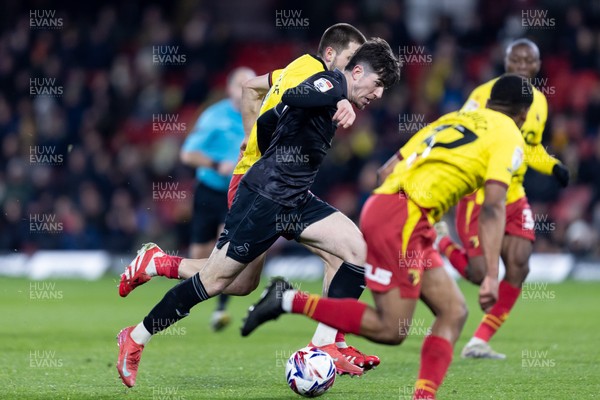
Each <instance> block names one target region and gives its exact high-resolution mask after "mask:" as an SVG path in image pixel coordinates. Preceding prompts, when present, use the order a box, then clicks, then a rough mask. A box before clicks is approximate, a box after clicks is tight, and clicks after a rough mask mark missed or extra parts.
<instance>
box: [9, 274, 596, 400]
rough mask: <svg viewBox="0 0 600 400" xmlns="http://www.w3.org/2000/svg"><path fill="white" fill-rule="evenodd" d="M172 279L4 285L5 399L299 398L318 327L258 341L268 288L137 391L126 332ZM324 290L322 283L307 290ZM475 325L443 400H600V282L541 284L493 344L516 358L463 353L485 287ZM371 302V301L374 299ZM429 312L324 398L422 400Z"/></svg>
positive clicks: (204, 312)
mask: <svg viewBox="0 0 600 400" xmlns="http://www.w3.org/2000/svg"><path fill="white" fill-rule="evenodd" d="M172 284H173V282H172V281H167V280H165V279H163V278H160V279H155V280H154V281H152V282H150V283H148V284H146V285H145V286H143V287H140V288H138V289H137V290H136V291H134V292H133V293H132V294H131V295H130V296H129V297H128V298H126V299H122V298H120V297H119V296H118V293H117V282H116V278H105V279H103V280H100V281H96V282H82V281H67V280H53V281H46V282H30V281H28V280H24V279H7V278H3V279H0V315H2V322H1V323H0V343H1V344H0V347H1V351H0V365H1V366H2V368H0V398H6V399H117V398H119V399H155V400H157V399H171V400H174V399H180V400H181V399H188V400H189V399H297V398H300V397H298V396H296V395H295V394H294V393H293V392H292V391H291V390H290V389H288V387H287V385H286V383H285V379H284V366H285V362H286V360H287V358H288V356H289V355H290V354H291V353H293V352H294V351H295V350H297V349H299V348H301V347H303V346H305V345H306V344H307V343H308V341H309V339H310V337H311V336H312V332H313V329H314V327H315V323H314V322H312V321H310V320H308V319H306V318H304V317H301V316H290V315H284V316H282V317H281V318H280V319H279V320H278V321H277V322H272V323H269V324H267V325H265V326H264V327H261V328H260V329H259V330H258V331H256V332H255V333H254V334H253V335H251V336H250V337H248V338H242V337H240V335H239V326H240V321H241V318H242V317H243V316H244V314H245V310H246V308H247V307H248V306H249V305H250V304H251V303H252V302H253V301H255V300H256V299H257V298H258V296H259V294H260V291H256V292H255V293H253V294H252V295H250V296H248V297H242V298H234V299H232V301H231V303H230V309H231V312H232V314H233V316H234V322H233V324H232V325H231V326H230V327H228V328H227V329H226V330H225V331H224V332H222V333H218V334H217V333H213V332H211V331H210V329H209V326H208V319H209V315H210V312H211V311H212V309H213V307H214V302H213V300H211V301H209V302H207V303H205V304H201V305H199V306H197V307H196V308H195V309H194V310H193V311H192V314H191V316H190V317H188V318H186V319H184V320H182V321H180V322H179V323H178V324H177V325H175V326H174V327H172V328H171V329H170V330H169V331H166V332H165V333H164V334H161V335H159V336H157V337H154V338H153V339H152V341H151V342H150V343H149V345H148V346H147V347H146V349H145V351H144V354H143V357H142V361H141V364H140V372H139V374H138V379H137V385H136V387H135V388H133V389H126V388H125V386H123V385H122V384H121V382H120V380H119V378H118V375H117V371H116V369H115V366H114V365H115V362H116V356H117V346H116V340H115V336H116V334H117V332H118V331H119V329H121V328H123V327H125V326H128V325H132V324H134V323H137V322H138V321H140V320H141V318H142V317H143V316H144V315H145V314H146V313H147V312H148V311H149V310H150V308H151V307H152V306H153V305H154V304H155V303H156V302H157V301H158V300H159V299H160V298H162V296H163V294H164V292H165V291H166V290H167V289H168V288H169V287H171V286H172ZM300 286H301V288H302V289H305V290H309V291H312V292H318V291H319V288H320V283H318V282H312V283H301V285H300ZM461 289H462V290H463V291H464V292H465V296H466V298H467V301H468V304H469V309H470V313H471V314H470V317H469V320H468V322H467V325H466V327H465V330H464V331H463V335H462V337H461V339H460V340H459V342H458V344H457V347H456V348H455V351H454V362H453V364H452V365H451V366H450V370H449V372H448V375H447V377H446V381H445V383H444V385H443V386H442V388H441V389H440V391H439V392H438V398H440V399H461V400H465V399H519V400H521V399H561V400H562V399H593V398H600V395H599V394H598V392H599V390H600V366H599V364H600V351H599V346H598V342H599V339H600V335H599V332H600V312H599V305H600V298H599V293H600V285H599V284H597V283H593V284H592V283H575V282H567V283H564V284H560V285H529V286H528V287H527V289H526V291H525V292H524V293H523V295H522V297H521V299H519V303H518V304H517V307H516V308H515V311H514V312H513V314H512V315H511V317H510V318H509V320H508V322H507V323H506V324H505V326H504V327H503V328H502V330H501V331H500V333H499V334H498V335H497V336H496V337H495V338H494V339H493V340H492V345H493V347H494V348H495V349H496V350H497V351H500V352H503V353H506V354H507V356H508V359H507V360H504V361H491V360H462V359H461V358H460V349H461V348H462V346H463V345H464V344H465V342H466V341H467V340H468V338H469V337H470V335H471V334H472V332H473V330H474V329H475V327H476V326H477V324H478V322H479V320H480V319H481V316H482V314H481V312H480V311H479V310H478V308H477V305H476V295H477V289H476V288H475V287H474V286H472V285H468V284H466V283H461ZM370 297H371V296H370V294H369V293H365V295H364V298H365V299H367V300H369V301H370ZM431 319H432V317H431V315H430V313H429V311H428V310H427V309H426V308H425V307H424V306H422V305H420V306H419V309H418V311H417V314H416V316H415V325H414V328H413V330H412V331H411V333H410V337H409V338H408V340H407V341H406V342H405V343H404V344H403V345H401V346H397V347H390V346H381V345H376V344H373V343H370V342H368V341H366V340H364V339H361V338H356V337H349V342H350V343H351V344H354V345H356V346H357V347H359V348H360V349H361V350H363V351H366V352H371V353H373V354H378V355H379V356H380V357H381V360H382V361H381V366H380V367H379V368H377V369H376V370H374V371H371V372H368V373H367V374H366V375H365V376H363V377H361V378H353V379H350V378H349V377H346V376H344V377H337V378H336V383H335V384H334V386H333V388H332V389H331V390H330V391H329V392H327V393H326V394H325V395H324V397H323V398H324V399H344V400H345V399H361V400H362V399H365V398H368V399H373V400H374V399H397V400H408V399H410V398H411V392H412V385H413V383H414V381H415V378H416V374H417V370H418V363H419V350H420V345H421V342H422V340H423V335H424V334H425V333H426V332H427V327H428V326H429V324H430V322H431Z"/></svg>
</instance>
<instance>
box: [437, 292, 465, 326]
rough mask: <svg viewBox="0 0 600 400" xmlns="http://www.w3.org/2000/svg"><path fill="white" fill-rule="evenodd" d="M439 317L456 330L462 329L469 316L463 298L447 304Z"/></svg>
mask: <svg viewBox="0 0 600 400" xmlns="http://www.w3.org/2000/svg"><path fill="white" fill-rule="evenodd" d="M439 316H440V317H441V318H443V320H444V321H447V322H446V323H449V324H451V325H452V326H453V327H454V328H459V329H462V326H463V325H464V324H465V322H466V321H467V317H468V316H469V309H468V308H467V304H466V303H465V301H464V299H463V298H455V299H452V300H450V301H447V302H446V304H445V306H444V307H443V308H442V309H441V310H440V313H439Z"/></svg>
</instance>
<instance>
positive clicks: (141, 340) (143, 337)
mask: <svg viewBox="0 0 600 400" xmlns="http://www.w3.org/2000/svg"><path fill="white" fill-rule="evenodd" d="M151 337H152V334H151V333H150V332H148V330H147V329H146V327H145V326H144V323H143V322H140V323H139V324H137V326H136V327H135V328H133V330H132V331H131V338H132V339H133V341H134V342H136V343H137V344H143V345H145V344H146V343H148V342H149V341H150V338H151Z"/></svg>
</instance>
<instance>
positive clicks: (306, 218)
mask: <svg viewBox="0 0 600 400" xmlns="http://www.w3.org/2000/svg"><path fill="white" fill-rule="evenodd" d="M336 211H337V209H335V208H334V207H332V206H331V205H329V204H328V203H326V202H324V201H323V200H321V199H319V198H318V197H316V196H314V195H313V194H312V193H311V194H310V198H309V200H308V201H307V202H306V203H304V204H303V205H301V206H298V207H295V208H293V207H285V206H283V205H281V204H279V203H276V202H274V201H273V200H270V199H268V198H266V197H264V196H262V195H260V194H259V193H256V192H253V191H252V190H250V189H248V187H247V186H246V185H245V184H244V182H243V181H242V183H240V186H239V187H238V190H237V194H236V199H235V201H234V202H233V205H232V206H231V209H230V210H229V214H227V219H226V220H225V229H224V230H223V233H221V236H220V237H219V241H218V242H217V248H219V249H221V248H222V247H223V246H225V244H227V243H228V242H229V249H228V250H227V256H228V257H230V258H232V259H234V260H236V261H238V262H241V263H244V264H248V263H250V262H251V261H252V260H254V259H256V258H257V257H258V256H260V255H261V254H262V253H264V252H265V251H267V250H268V249H269V247H271V246H272V245H273V243H275V241H276V240H277V239H278V238H279V237H280V236H283V237H285V238H286V239H288V240H291V239H294V240H298V239H299V238H300V234H302V232H303V231H304V229H306V228H307V227H308V226H310V225H311V224H314V223H315V222H317V221H320V220H322V219H323V218H325V217H327V216H329V215H331V214H333V213H334V212H336Z"/></svg>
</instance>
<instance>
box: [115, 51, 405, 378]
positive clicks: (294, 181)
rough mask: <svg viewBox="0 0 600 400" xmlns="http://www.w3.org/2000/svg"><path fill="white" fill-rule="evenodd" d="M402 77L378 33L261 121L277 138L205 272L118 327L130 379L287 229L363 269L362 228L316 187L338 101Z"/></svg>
mask: <svg viewBox="0 0 600 400" xmlns="http://www.w3.org/2000/svg"><path fill="white" fill-rule="evenodd" d="M399 79H400V62H399V61H398V59H397V58H396V57H395V56H394V54H393V53H392V50H391V49H390V46H389V45H388V43H387V42H386V41H384V40H382V39H373V40H370V41H368V42H366V43H364V44H363V45H362V46H361V47H360V48H359V49H358V50H357V51H356V53H355V54H354V56H353V57H352V58H351V59H350V61H349V62H348V65H347V66H346V68H345V69H344V71H343V72H341V71H339V70H335V71H327V72H321V73H318V74H315V75H313V76H312V77H310V78H309V79H307V80H306V81H304V82H303V83H301V84H300V85H298V86H297V87H295V88H291V89H288V90H287V91H286V92H285V93H284V95H283V97H282V103H281V104H279V105H277V106H276V107H275V108H273V109H271V110H269V111H268V112H267V113H265V114H263V115H262V116H261V117H260V118H259V120H258V124H259V129H267V130H268V132H267V133H266V134H267V137H271V136H272V138H271V140H270V145H269V147H268V149H267V150H266V152H265V153H264V155H263V156H262V157H261V158H260V160H258V161H257V162H256V163H255V164H254V165H253V166H252V168H251V169H250V170H249V171H248V172H247V173H246V174H245V175H244V177H243V178H242V180H241V182H240V186H239V188H238V191H237V194H236V196H235V199H234V201H233V204H232V206H231V209H230V211H229V213H228V215H227V219H226V221H225V228H224V230H223V234H222V235H221V237H220V238H219V241H218V243H217V246H216V247H215V249H214V250H213V252H212V254H211V256H210V258H209V259H208V261H207V262H206V263H205V264H204V267H203V268H202V270H201V271H200V272H198V273H196V274H195V275H194V276H193V277H191V278H189V279H186V280H185V281H183V282H182V283H180V284H179V285H177V286H175V287H174V288H172V289H171V290H169V291H168V292H167V293H166V294H165V296H164V297H163V299H162V300H161V301H160V302H159V303H158V304H157V305H156V306H155V307H154V308H153V309H152V310H151V311H150V313H149V314H148V315H147V316H146V317H145V318H144V320H143V321H142V322H140V323H139V324H138V325H137V326H131V327H128V328H125V329H123V330H122V331H121V332H120V333H119V335H118V343H119V350H120V351H119V358H118V362H117V370H118V371H119V375H120V376H121V379H122V381H123V383H124V384H125V385H127V386H129V387H131V386H133V385H134V384H135V379H136V375H137V369H138V365H139V361H140V356H141V352H142V350H143V349H144V345H145V344H146V343H148V341H149V340H150V338H151V337H152V335H153V334H156V333H158V332H160V331H162V330H164V329H166V328H168V327H169V326H170V325H172V324H174V323H175V322H177V321H178V320H180V319H182V318H184V317H185V316H187V315H188V314H189V312H190V309H191V308H192V307H193V306H195V305H196V304H198V303H200V302H202V301H205V300H207V299H209V298H211V297H213V296H216V295H217V294H219V293H221V292H223V290H225V289H226V288H227V287H228V286H229V285H230V284H231V283H232V282H233V281H234V279H235V278H236V277H237V276H238V275H239V274H240V273H242V271H243V270H244V268H245V267H246V266H247V265H248V264H249V263H250V262H252V261H253V260H255V259H256V258H257V257H259V256H260V255H262V254H263V253H264V252H265V251H267V250H268V249H269V247H271V245H273V243H275V241H276V240H277V239H278V238H279V237H280V236H283V235H288V236H293V238H294V239H295V240H297V241H300V242H303V243H308V244H310V245H312V246H314V247H316V248H318V249H321V250H322V251H325V252H327V253H329V254H333V255H335V256H336V257H338V258H340V259H341V260H343V264H344V265H345V267H347V268H351V269H354V270H360V268H361V267H362V266H363V265H364V262H365V257H366V246H365V242H364V240H363V238H362V235H361V233H360V231H359V230H358V228H357V227H356V226H355V225H354V223H353V222H352V221H351V220H350V219H348V218H347V217H346V216H344V215H343V214H342V213H340V212H339V211H337V210H336V209H335V208H333V207H332V206H330V205H329V204H327V203H325V202H324V201H322V200H320V199H318V198H317V197H315V196H314V195H313V194H312V193H311V192H310V190H309V189H310V186H311V185H312V183H313V181H314V179H315V176H316V174H317V172H318V170H319V167H320V165H321V163H322V161H323V159H324V158H325V155H326V154H327V150H328V149H329V148H330V147H331V142H332V140H333V136H334V134H335V131H336V129H337V123H335V121H334V120H333V117H334V115H335V114H336V113H337V112H338V103H339V102H340V101H342V100H344V99H347V100H349V101H350V102H352V103H353V104H354V105H355V106H356V107H358V108H359V109H363V108H364V107H366V106H367V105H368V104H369V103H370V102H371V101H373V100H375V99H377V98H380V97H381V96H382V94H383V90H384V88H386V87H389V86H391V85H393V84H395V83H396V82H397V81H398V80H399ZM274 120H275V121H276V123H273V121H274ZM261 124H262V128H261ZM275 127H276V129H274V130H273V128H275ZM286 216H287V218H286ZM282 217H283V219H284V220H285V219H288V220H292V221H296V222H295V223H294V224H292V225H293V226H292V227H288V228H287V229H288V230H286V231H282V230H281V228H280V227H279V226H278V222H277V221H278V220H279V218H282Z"/></svg>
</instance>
